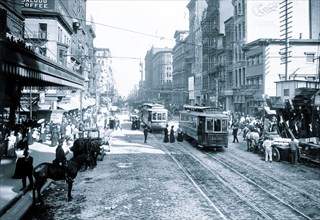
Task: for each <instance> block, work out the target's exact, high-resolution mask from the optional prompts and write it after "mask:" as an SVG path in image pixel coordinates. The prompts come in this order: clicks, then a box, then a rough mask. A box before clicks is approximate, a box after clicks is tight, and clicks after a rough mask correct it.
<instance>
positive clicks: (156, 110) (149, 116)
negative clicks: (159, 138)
mask: <svg viewBox="0 0 320 220" xmlns="http://www.w3.org/2000/svg"><path fill="white" fill-rule="evenodd" d="M141 120H142V123H143V124H144V125H146V126H147V127H148V128H149V129H150V130H151V132H154V131H162V130H164V129H165V127H166V125H167V124H168V110H167V109H166V108H165V107H164V106H163V105H160V104H153V103H145V104H143V106H142V110H141Z"/></svg>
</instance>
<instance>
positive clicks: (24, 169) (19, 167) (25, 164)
mask: <svg viewBox="0 0 320 220" xmlns="http://www.w3.org/2000/svg"><path fill="white" fill-rule="evenodd" d="M32 173H33V157H31V156H30V154H29V151H28V150H24V151H23V157H19V158H18V159H17V162H16V168H15V171H14V174H13V177H12V178H14V179H22V188H21V189H20V190H24V189H25V188H26V186H27V177H28V179H29V185H30V187H31V188H32V187H33V177H32Z"/></svg>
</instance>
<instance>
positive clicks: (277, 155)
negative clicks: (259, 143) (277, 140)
mask: <svg viewBox="0 0 320 220" xmlns="http://www.w3.org/2000/svg"><path fill="white" fill-rule="evenodd" d="M272 160H273V161H277V162H279V161H280V153H279V150H278V149H277V148H275V147H273V148H272Z"/></svg>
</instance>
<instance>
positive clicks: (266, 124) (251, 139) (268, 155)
mask: <svg viewBox="0 0 320 220" xmlns="http://www.w3.org/2000/svg"><path fill="white" fill-rule="evenodd" d="M230 128H231V129H232V135H233V141H232V142H233V143H235V142H237V143H239V140H238V135H239V134H242V137H243V140H244V141H246V143H247V151H254V152H256V153H258V151H259V144H261V145H262V147H263V148H264V152H265V158H264V160H265V161H266V162H272V149H273V147H272V145H273V143H274V139H273V137H272V136H270V135H266V133H268V132H275V131H276V117H275V116H274V117H271V118H252V117H249V116H244V115H239V114H235V115H233V117H231V118H230ZM298 143H299V141H298V140H297V139H295V138H294V137H292V138H291V141H290V142H289V148H290V149H289V150H290V158H291V163H292V164H296V163H297V158H298V150H299V144H298Z"/></svg>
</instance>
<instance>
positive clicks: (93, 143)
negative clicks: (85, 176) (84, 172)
mask: <svg viewBox="0 0 320 220" xmlns="http://www.w3.org/2000/svg"><path fill="white" fill-rule="evenodd" d="M101 142H102V140H101V139H92V138H79V139H77V140H75V141H74V142H73V146H72V147H71V148H70V150H71V151H72V152H73V155H74V156H78V155H81V154H85V155H87V161H86V164H85V169H87V168H88V167H90V169H93V168H94V167H95V166H97V158H98V156H99V155H101V154H102V148H101Z"/></svg>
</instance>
